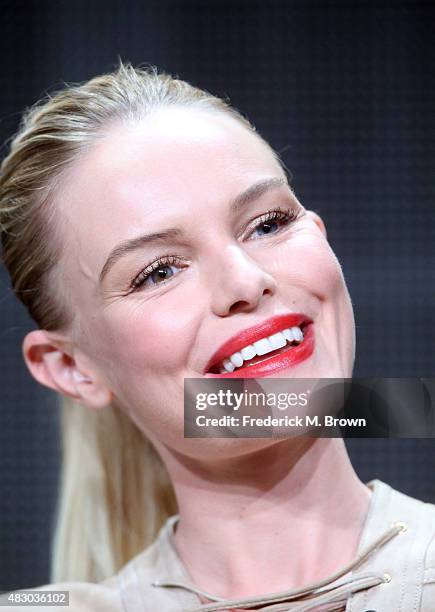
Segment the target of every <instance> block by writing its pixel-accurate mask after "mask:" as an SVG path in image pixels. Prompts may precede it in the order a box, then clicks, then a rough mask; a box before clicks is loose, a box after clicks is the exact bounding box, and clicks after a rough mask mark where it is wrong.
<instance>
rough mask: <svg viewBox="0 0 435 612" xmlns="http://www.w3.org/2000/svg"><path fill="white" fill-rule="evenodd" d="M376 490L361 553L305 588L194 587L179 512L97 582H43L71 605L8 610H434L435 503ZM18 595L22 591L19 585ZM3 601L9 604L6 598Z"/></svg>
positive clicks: (381, 487) (375, 483)
mask: <svg viewBox="0 0 435 612" xmlns="http://www.w3.org/2000/svg"><path fill="white" fill-rule="evenodd" d="M367 486H368V487H370V488H371V489H372V491H373V495H372V497H371V500H370V506H369V512H368V514H367V518H366V520H365V523H364V527H363V531H362V535H361V539H360V542H359V547H358V554H357V556H356V557H355V559H353V561H352V562H350V563H349V564H348V565H346V566H344V567H343V568H342V569H341V570H340V571H339V572H336V573H335V574H334V575H331V576H329V577H328V578H326V579H325V580H322V581H320V582H317V583H315V584H311V585H306V586H305V587H304V588H300V589H292V590H289V591H281V592H279V593H265V594H264V596H262V597H259V596H256V597H252V598H247V597H245V598H243V599H240V600H223V599H220V598H219V597H218V596H216V595H212V594H206V593H203V592H202V591H200V590H199V589H197V588H196V587H195V586H194V585H193V584H192V581H191V578H190V576H189V574H188V571H187V569H186V568H185V566H184V565H183V563H182V561H181V559H180V557H179V556H178V554H177V550H176V548H175V545H174V541H173V533H174V526H175V524H176V522H177V521H178V518H179V517H178V515H175V516H172V517H171V518H169V519H168V520H167V522H166V523H165V524H164V525H163V527H162V528H161V530H160V532H159V534H158V536H157V538H156V540H155V541H154V543H153V544H152V545H151V546H150V547H148V548H147V549H145V550H144V551H143V552H142V553H140V554H139V555H137V556H136V557H134V558H133V559H132V560H131V561H130V562H129V563H127V565H125V566H124V567H123V568H122V569H121V571H120V572H119V573H118V574H116V575H115V576H113V577H111V578H109V579H108V580H105V581H104V582H101V583H99V584H92V583H79V582H64V583H58V584H52V585H45V586H43V587H39V589H42V590H44V591H50V590H64V591H65V590H67V591H69V592H70V605H69V607H60V606H38V607H36V608H35V607H33V606H32V607H30V606H20V607H19V608H17V607H16V606H13V607H12V606H6V607H1V604H3V606H4V605H5V603H6V602H7V596H8V594H4V595H2V596H0V611H2V610H9V611H10V612H13V611H17V610H20V612H36V611H38V612H53V611H54V610H58V611H59V612H62V611H63V612H215V611H216V612H217V611H219V612H224V611H228V610H235V609H237V610H249V609H253V608H255V609H256V610H263V611H266V610H267V612H287V611H291V612H308V611H310V612H311V611H313V612H314V611H318V612H333V611H334V612H339V611H345V612H417V611H420V612H435V505H433V504H427V503H424V502H422V501H420V500H417V499H414V498H411V497H409V496H407V495H404V494H403V493H400V492H399V491H396V490H394V489H392V488H391V487H390V486H389V485H387V484H385V483H383V482H382V481H380V480H372V481H370V482H369V483H368V484H367ZM15 593H18V591H16V592H15ZM3 602H5V603H3Z"/></svg>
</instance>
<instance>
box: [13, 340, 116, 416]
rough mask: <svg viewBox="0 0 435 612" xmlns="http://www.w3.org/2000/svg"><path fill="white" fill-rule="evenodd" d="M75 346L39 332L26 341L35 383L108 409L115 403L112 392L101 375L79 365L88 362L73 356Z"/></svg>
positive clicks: (25, 349) (26, 354)
mask: <svg viewBox="0 0 435 612" xmlns="http://www.w3.org/2000/svg"><path fill="white" fill-rule="evenodd" d="M71 352H72V351H71V344H70V343H68V342H66V341H62V340H60V339H59V338H56V337H55V336H54V335H53V334H52V333H51V332H47V331H46V330H43V329H36V330H33V331H31V332H29V333H28V334H27V335H26V337H25V338H24V340H23V345H22V353H23V357H24V361H25V362H26V365H27V368H28V369H29V371H30V373H31V375H32V376H33V378H34V379H35V380H37V381H38V382H39V383H41V384H42V385H44V386H46V387H49V388H50V389H54V390H55V391H57V392H59V393H62V394H63V395H66V396H68V397H72V398H74V399H76V400H78V401H79V402H81V403H82V404H85V405H86V406H88V407H90V408H94V409H100V408H104V407H105V406H108V405H109V404H110V403H111V401H112V397H113V395H112V392H111V391H110V389H109V388H108V387H107V386H106V384H105V383H104V381H103V380H102V378H101V377H100V376H99V375H98V372H97V371H96V370H94V369H93V368H91V367H90V366H89V364H88V365H86V370H85V369H84V366H82V365H78V359H79V355H80V360H81V361H82V362H83V363H85V358H84V356H83V355H81V354H80V353H79V352H78V351H76V354H77V356H76V358H74V357H73V356H71Z"/></svg>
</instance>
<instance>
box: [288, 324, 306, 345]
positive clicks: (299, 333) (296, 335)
mask: <svg viewBox="0 0 435 612" xmlns="http://www.w3.org/2000/svg"><path fill="white" fill-rule="evenodd" d="M291 331H292V332H293V338H294V339H295V340H297V341H298V342H302V340H303V339H304V334H303V333H302V331H301V329H300V328H299V327H292V329H291Z"/></svg>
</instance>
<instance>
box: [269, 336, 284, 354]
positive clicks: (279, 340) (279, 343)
mask: <svg viewBox="0 0 435 612" xmlns="http://www.w3.org/2000/svg"><path fill="white" fill-rule="evenodd" d="M269 342H270V344H271V345H272V346H273V349H274V350H276V349H279V348H282V347H283V346H285V345H286V344H287V340H286V338H285V336H284V334H282V333H281V332H278V333H277V334H273V335H272V336H269Z"/></svg>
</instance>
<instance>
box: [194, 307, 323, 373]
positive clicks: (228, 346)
mask: <svg viewBox="0 0 435 612" xmlns="http://www.w3.org/2000/svg"><path fill="white" fill-rule="evenodd" d="M313 351H314V331H313V323H312V321H311V319H309V318H308V317H305V316H304V315H295V314H292V315H280V316H278V317H274V318H273V319H269V320H268V321H266V322H265V323H263V324H261V325H259V326H257V327H252V328H250V329H248V330H245V331H244V332H241V333H240V334H238V335H237V336H235V337H233V338H231V339H230V340H228V341H227V342H225V344H224V345H223V346H222V347H221V348H220V349H219V350H218V351H216V353H215V354H214V355H213V356H212V358H211V359H210V360H209V362H208V365H207V368H206V371H205V375H206V376H208V377H212V378H241V377H242V378H255V377H260V376H268V375H271V374H273V373H274V372H277V371H279V370H282V369H285V368H289V367H291V366H294V365H296V364H298V363H300V362H301V361H304V360H305V359H307V358H308V357H309V356H310V355H311V354H312V353H313Z"/></svg>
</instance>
